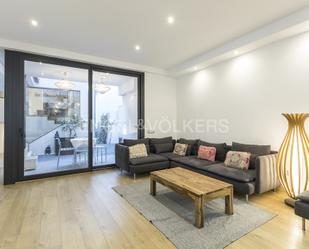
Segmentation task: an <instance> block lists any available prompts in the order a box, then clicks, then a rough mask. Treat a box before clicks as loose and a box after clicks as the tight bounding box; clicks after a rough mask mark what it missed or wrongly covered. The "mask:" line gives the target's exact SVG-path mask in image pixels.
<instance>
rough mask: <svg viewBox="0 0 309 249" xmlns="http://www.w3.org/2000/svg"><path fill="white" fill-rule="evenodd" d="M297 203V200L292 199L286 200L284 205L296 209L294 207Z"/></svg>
mask: <svg viewBox="0 0 309 249" xmlns="http://www.w3.org/2000/svg"><path fill="white" fill-rule="evenodd" d="M295 201H296V200H294V199H292V198H287V199H285V200H284V203H285V204H286V205H288V206H290V207H292V208H294V207H295Z"/></svg>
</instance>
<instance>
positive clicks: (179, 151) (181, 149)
mask: <svg viewBox="0 0 309 249" xmlns="http://www.w3.org/2000/svg"><path fill="white" fill-rule="evenodd" d="M187 148H188V145H187V144H180V143H176V144H175V147H174V151H173V153H174V154H176V155H179V156H185V155H186V152H187Z"/></svg>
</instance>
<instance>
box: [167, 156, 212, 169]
mask: <svg viewBox="0 0 309 249" xmlns="http://www.w3.org/2000/svg"><path fill="white" fill-rule="evenodd" d="M171 160H172V161H174V162H176V163H181V164H184V165H186V166H188V167H190V168H196V169H205V168H206V167H208V166H209V165H212V164H214V163H218V162H211V161H208V160H203V159H199V158H197V156H186V157H181V156H179V157H175V158H172V159H171Z"/></svg>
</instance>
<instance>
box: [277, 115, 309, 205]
mask: <svg viewBox="0 0 309 249" xmlns="http://www.w3.org/2000/svg"><path fill="white" fill-rule="evenodd" d="M282 115H283V116H284V117H285V118H286V119H287V120H288V124H289V126H288V130H287V134H286V136H285V138H284V140H283V143H282V145H281V147H280V149H279V152H278V161H277V171H278V175H279V179H280V182H281V184H282V185H283V187H284V189H285V190H286V192H287V194H288V196H289V197H290V198H289V199H286V200H285V203H286V204H288V205H290V206H294V204H295V200H296V199H297V196H298V195H299V194H300V193H301V192H304V191H305V190H307V189H308V187H309V186H308V182H309V138H308V135H307V133H306V131H305V120H306V118H308V116H309V114H308V113H306V114H305V113H296V114H287V113H284V114H282Z"/></svg>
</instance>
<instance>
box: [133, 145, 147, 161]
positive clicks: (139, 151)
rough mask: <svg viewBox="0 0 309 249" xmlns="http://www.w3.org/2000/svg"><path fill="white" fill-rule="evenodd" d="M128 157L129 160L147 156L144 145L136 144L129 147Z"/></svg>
mask: <svg viewBox="0 0 309 249" xmlns="http://www.w3.org/2000/svg"><path fill="white" fill-rule="evenodd" d="M129 155H130V159H133V158H139V157H146V156H148V154H147V148H146V145H145V144H136V145H133V146H130V147H129Z"/></svg>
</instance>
